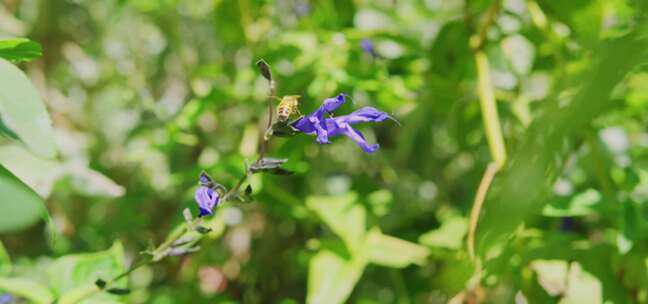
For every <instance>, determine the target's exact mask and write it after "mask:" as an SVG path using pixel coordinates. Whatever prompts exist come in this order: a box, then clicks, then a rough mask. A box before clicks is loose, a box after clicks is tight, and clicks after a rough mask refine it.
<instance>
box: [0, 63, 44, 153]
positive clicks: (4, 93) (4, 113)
mask: <svg viewBox="0 0 648 304" xmlns="http://www.w3.org/2000/svg"><path fill="white" fill-rule="evenodd" d="M0 120H2V123H3V125H4V126H5V127H6V128H8V129H9V130H11V131H12V132H13V133H14V134H15V135H16V136H17V137H18V138H19V139H20V140H21V141H22V142H23V143H24V144H25V145H26V146H27V148H29V150H31V151H32V152H34V153H35V154H36V155H38V156H41V157H45V158H54V157H55V156H56V144H55V142H54V137H53V134H52V122H51V121H50V118H49V116H48V114H47V109H46V108H45V105H44V104H43V102H42V101H41V99H40V97H39V96H38V92H37V91H36V88H35V87H34V85H33V84H32V83H31V81H29V79H28V78H27V76H26V75H25V74H24V73H23V72H22V71H21V70H20V69H18V68H17V67H16V66H14V65H13V64H11V63H9V62H7V61H6V60H4V59H2V58H0Z"/></svg>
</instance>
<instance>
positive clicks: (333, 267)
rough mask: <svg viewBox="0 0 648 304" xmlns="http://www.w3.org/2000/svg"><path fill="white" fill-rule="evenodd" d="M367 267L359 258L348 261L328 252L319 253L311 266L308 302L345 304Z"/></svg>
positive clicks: (314, 303)
mask: <svg viewBox="0 0 648 304" xmlns="http://www.w3.org/2000/svg"><path fill="white" fill-rule="evenodd" d="M365 265H366V263H365V262H364V261H362V260H360V259H358V258H355V259H348V258H345V257H342V256H339V255H337V254H336V253H334V252H332V251H326V250H325V251H320V252H318V253H317V254H316V255H315V256H314V257H313V258H312V259H311V261H310V264H309V270H308V294H307V297H306V302H307V303H309V304H337V303H345V301H346V299H347V298H348V297H349V295H350V294H351V291H352V290H353V287H354V286H355V284H356V282H357V281H358V279H360V276H361V275H362V271H363V270H364V267H365Z"/></svg>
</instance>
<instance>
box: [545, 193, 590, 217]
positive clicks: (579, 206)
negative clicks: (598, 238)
mask: <svg viewBox="0 0 648 304" xmlns="http://www.w3.org/2000/svg"><path fill="white" fill-rule="evenodd" d="M601 199H602V196H601V193H599V192H598V191H596V190H594V189H588V190H585V191H583V192H582V193H579V194H577V195H574V197H572V198H571V200H569V202H567V204H565V205H561V204H550V205H546V206H545V207H544V209H543V210H542V215H544V216H551V217H565V216H585V215H590V214H592V213H594V212H596V209H595V207H596V205H597V204H598V203H600V202H601Z"/></svg>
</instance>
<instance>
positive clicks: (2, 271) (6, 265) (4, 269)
mask: <svg viewBox="0 0 648 304" xmlns="http://www.w3.org/2000/svg"><path fill="white" fill-rule="evenodd" d="M9 273H11V257H10V256H9V253H7V249H5V247H4V245H3V244H2V242H0V276H6V275H9Z"/></svg>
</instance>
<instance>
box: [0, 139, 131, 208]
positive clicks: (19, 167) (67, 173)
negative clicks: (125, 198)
mask: <svg viewBox="0 0 648 304" xmlns="http://www.w3.org/2000/svg"><path fill="white" fill-rule="evenodd" d="M0 164H2V165H4V166H6V167H7V169H8V170H10V171H11V172H12V173H13V174H15V175H16V176H17V177H18V178H20V180H21V181H24V182H25V184H27V185H28V186H30V187H31V188H32V189H34V191H36V192H37V193H38V194H39V195H40V196H41V197H49V195H50V193H51V191H52V188H53V186H54V184H55V183H56V182H57V181H59V180H60V179H61V178H63V177H69V180H70V183H71V186H72V187H74V189H75V190H76V191H78V192H79V193H82V194H85V195H89V196H105V197H118V196H121V195H123V194H124V192H125V190H124V188H123V187H122V186H119V185H117V184H116V183H115V182H114V181H112V180H111V179H109V178H107V177H106V176H104V175H102V174H101V173H99V172H97V171H94V170H92V169H90V168H88V167H87V166H84V165H83V164H79V163H75V162H68V163H65V162H61V161H57V160H51V159H43V158H39V157H36V156H35V155H33V154H31V153H29V151H27V150H26V149H25V148H24V147H22V146H19V145H14V144H8V145H2V146H0Z"/></svg>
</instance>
